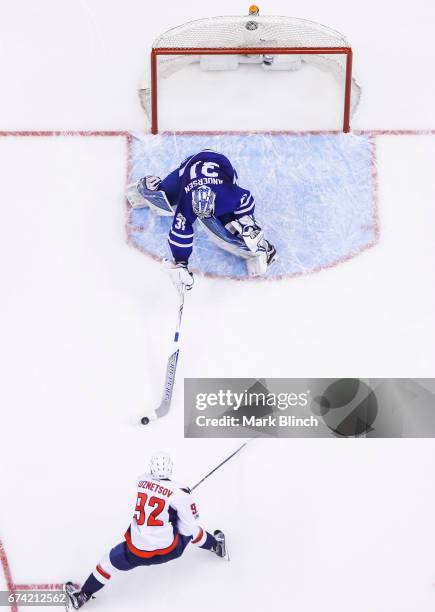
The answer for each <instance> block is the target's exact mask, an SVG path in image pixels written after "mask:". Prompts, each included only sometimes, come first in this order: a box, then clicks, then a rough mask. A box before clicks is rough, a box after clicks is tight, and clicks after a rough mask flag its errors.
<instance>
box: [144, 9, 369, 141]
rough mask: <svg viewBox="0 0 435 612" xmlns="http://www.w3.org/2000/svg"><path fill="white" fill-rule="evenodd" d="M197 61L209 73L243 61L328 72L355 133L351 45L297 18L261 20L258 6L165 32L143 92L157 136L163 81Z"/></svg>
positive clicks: (156, 43)
mask: <svg viewBox="0 0 435 612" xmlns="http://www.w3.org/2000/svg"><path fill="white" fill-rule="evenodd" d="M193 63H199V65H200V68H201V70H205V71H229V70H235V69H237V68H238V66H239V65H240V64H243V63H248V64H258V65H259V66H260V67H261V68H263V69H264V70H266V71H282V70H285V71H290V72H294V71H298V70H299V69H302V68H303V67H304V65H305V64H310V65H314V66H315V67H316V68H319V69H321V70H324V71H329V72H331V73H332V74H333V75H334V77H335V78H336V80H337V81H338V82H339V83H340V85H341V86H342V92H343V95H342V100H343V103H342V104H343V107H342V129H343V131H344V132H348V131H349V130H350V119H351V117H352V115H353V114H354V112H355V110H356V108H357V106H358V102H359V98H360V87H359V85H358V83H357V82H356V81H355V79H354V78H353V76H352V49H351V46H350V44H349V43H348V41H347V40H346V38H345V37H344V36H343V35H342V34H340V33H339V32H336V31H335V30H333V29H331V28H329V27H326V26H323V25H320V24H318V23H315V22H312V21H308V20H305V19H297V18H293V17H281V16H260V14H259V10H258V7H256V6H252V7H250V9H249V15H247V16H226V17H212V18H207V19H199V20H196V21H191V22H188V23H186V24H184V25H181V26H178V27H176V28H173V29H171V30H168V31H167V32H165V33H164V34H161V35H160V36H159V37H158V38H157V39H156V40H155V41H154V44H153V48H152V51H151V62H150V71H149V73H148V74H147V75H146V76H145V79H144V82H143V83H142V86H141V88H140V90H139V97H140V101H141V105H142V107H143V108H144V110H145V112H146V114H147V116H148V118H149V120H150V123H151V132H152V133H153V134H157V133H158V111H159V98H158V90H159V82H160V79H165V78H167V77H169V76H171V75H172V74H174V73H175V72H178V71H179V70H182V69H183V68H185V67H187V66H189V65H190V64H193ZM292 93H294V92H292ZM283 95H285V92H283ZM319 104H321V100H319Z"/></svg>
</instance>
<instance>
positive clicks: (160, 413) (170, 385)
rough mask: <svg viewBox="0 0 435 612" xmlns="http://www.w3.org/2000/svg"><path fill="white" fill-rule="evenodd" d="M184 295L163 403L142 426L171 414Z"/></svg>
mask: <svg viewBox="0 0 435 612" xmlns="http://www.w3.org/2000/svg"><path fill="white" fill-rule="evenodd" d="M184 293H185V292H184V290H181V291H180V292H179V296H180V303H179V308H178V319H177V325H176V327H175V333H174V342H173V345H172V352H171V354H170V356H169V359H168V363H167V366H166V377H165V386H164V389H163V397H162V401H161V402H160V405H159V407H158V408H156V409H155V410H153V412H152V413H151V414H150V415H148V416H143V417H142V418H141V420H140V422H141V423H142V425H148V423H149V422H150V421H151V420H155V419H160V418H162V417H164V416H166V415H167V414H168V412H169V409H170V408H171V399H172V392H173V390H174V382H175V373H176V371H177V363H178V354H179V351H180V349H179V345H178V341H179V339H180V328H181V318H182V316H183V307H184Z"/></svg>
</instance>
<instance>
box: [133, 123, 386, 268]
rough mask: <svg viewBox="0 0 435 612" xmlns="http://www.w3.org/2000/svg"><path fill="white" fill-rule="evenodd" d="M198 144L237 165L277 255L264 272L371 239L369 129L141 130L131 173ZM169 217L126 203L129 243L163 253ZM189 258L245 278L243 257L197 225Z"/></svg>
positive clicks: (331, 258)
mask: <svg viewBox="0 0 435 612" xmlns="http://www.w3.org/2000/svg"><path fill="white" fill-rule="evenodd" d="M204 148H209V149H214V150H216V151H219V152H222V153H224V154H225V155H226V156H227V157H228V158H229V159H230V160H231V162H232V164H233V165H234V167H235V168H236V169H237V172H238V175H239V184H240V186H241V187H244V188H246V189H249V190H250V191H251V192H252V194H253V195H254V197H255V202H256V218H257V221H258V223H259V225H261V227H262V228H263V229H264V232H265V237H266V238H267V239H268V240H269V241H270V242H272V243H273V244H274V245H275V246H276V249H277V252H278V254H279V260H278V261H277V262H276V263H274V264H273V266H272V267H271V269H270V270H269V272H268V274H267V276H268V277H269V278H274V277H283V276H296V275H300V274H307V273H310V272H314V271H316V270H319V269H322V268H326V267H330V266H333V265H336V264H338V263H339V262H342V261H344V260H347V259H349V258H350V257H353V256H355V255H357V254H358V253H360V252H361V251H363V250H364V249H366V248H368V247H370V246H372V245H373V244H375V243H376V240H377V224H376V215H377V213H376V195H375V194H376V185H375V184H374V177H373V163H374V161H373V160H374V158H373V140H372V139H371V137H370V136H367V135H352V134H294V135H290V134H281V135H277V134H245V135H234V134H228V135H215V136H213V135H175V134H174V135H171V134H164V135H158V136H151V135H146V136H141V138H140V139H139V138H132V139H131V150H130V163H131V175H130V177H129V180H130V181H135V180H137V179H138V178H139V177H141V176H144V175H146V174H155V175H157V176H161V177H164V176H165V175H166V174H168V173H169V172H170V171H171V170H173V169H174V168H176V167H177V166H178V165H179V164H180V162H181V161H182V160H183V159H185V158H186V157H187V156H188V155H191V154H192V153H195V152H198V151H200V150H201V149H204ZM171 222H172V219H171V218H170V217H169V218H168V217H157V216H155V215H153V214H152V213H151V212H150V211H149V209H147V208H142V209H132V210H131V211H130V214H129V223H128V232H129V238H130V242H131V243H132V244H133V245H135V246H136V247H137V248H139V249H140V250H141V251H144V252H147V253H149V254H151V255H153V256H155V257H160V258H162V257H168V255H170V252H169V247H168V245H167V236H168V232H169V228H170V225H171ZM197 225H198V224H197ZM190 265H191V267H192V268H193V269H196V270H200V271H201V272H203V273H204V274H209V275H213V276H222V277H233V278H234V277H236V278H246V277H247V271H246V264H245V262H244V261H243V260H242V259H239V258H238V257H235V256H233V255H230V254H229V253H226V252H224V251H222V250H221V249H219V247H217V246H216V245H215V244H214V243H212V242H211V241H210V240H209V239H208V237H207V235H206V234H205V232H204V230H202V229H201V228H200V227H199V225H198V226H197V227H195V238H194V249H193V254H192V257H191V259H190Z"/></svg>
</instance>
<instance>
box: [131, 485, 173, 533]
mask: <svg viewBox="0 0 435 612" xmlns="http://www.w3.org/2000/svg"><path fill="white" fill-rule="evenodd" d="M147 501H148V504H147ZM165 503H166V502H165V501H164V500H163V499H160V497H150V499H148V495H147V494H146V493H138V494H137V503H136V508H135V514H134V518H135V520H136V523H137V524H138V525H144V524H145V522H146V524H147V525H148V527H161V526H162V525H164V523H163V521H162V520H160V519H159V518H157V517H158V516H159V514H161V512H162V511H163V510H164V509H165ZM145 506H147V510H148V508H153V510H152V512H150V514H148V512H146V511H145ZM147 515H148V518H147Z"/></svg>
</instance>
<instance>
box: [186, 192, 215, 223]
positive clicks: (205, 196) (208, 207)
mask: <svg viewBox="0 0 435 612" xmlns="http://www.w3.org/2000/svg"><path fill="white" fill-rule="evenodd" d="M215 200H216V194H215V192H214V191H212V190H211V189H210V187H207V186H206V185H204V186H202V187H198V188H197V189H195V190H194V191H192V208H193V212H194V213H195V215H196V216H197V217H198V218H199V219H209V218H210V217H212V216H213V215H214V206H215Z"/></svg>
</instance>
